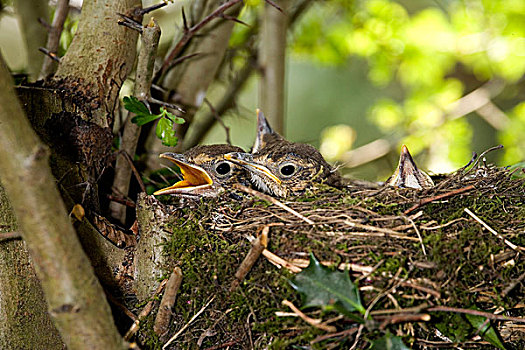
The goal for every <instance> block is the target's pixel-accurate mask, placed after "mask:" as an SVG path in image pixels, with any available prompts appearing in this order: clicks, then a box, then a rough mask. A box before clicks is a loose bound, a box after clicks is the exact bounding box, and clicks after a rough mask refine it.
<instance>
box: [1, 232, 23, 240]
mask: <svg viewBox="0 0 525 350" xmlns="http://www.w3.org/2000/svg"><path fill="white" fill-rule="evenodd" d="M11 239H22V235H21V234H20V233H18V232H1V233H0V242H1V241H8V240H11Z"/></svg>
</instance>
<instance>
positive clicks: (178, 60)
mask: <svg viewBox="0 0 525 350" xmlns="http://www.w3.org/2000/svg"><path fill="white" fill-rule="evenodd" d="M199 55H201V53H200V52H195V53H192V54H189V55H186V56H182V57H179V58H177V59H176V60H174V61H173V62H171V64H170V65H169V67H168V69H167V70H166V71H168V70H170V69H171V68H173V67H175V66H176V65H178V64H180V63H182V62H184V61H186V60H188V59H190V58H193V57H195V56H199Z"/></svg>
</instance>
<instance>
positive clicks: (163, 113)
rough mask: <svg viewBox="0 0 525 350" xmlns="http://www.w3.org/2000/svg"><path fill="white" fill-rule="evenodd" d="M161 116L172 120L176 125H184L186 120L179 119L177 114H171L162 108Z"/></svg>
mask: <svg viewBox="0 0 525 350" xmlns="http://www.w3.org/2000/svg"><path fill="white" fill-rule="evenodd" d="M160 115H161V116H163V117H165V118H168V119H170V120H171V121H172V122H174V123H175V124H184V122H185V120H184V118H181V117H177V116H176V115H175V114H173V113H170V112H169V111H168V110H167V109H166V108H164V107H162V108H161V114H160Z"/></svg>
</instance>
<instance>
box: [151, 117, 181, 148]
mask: <svg viewBox="0 0 525 350" xmlns="http://www.w3.org/2000/svg"><path fill="white" fill-rule="evenodd" d="M155 134H156V135H157V137H158V138H159V139H161V140H162V144H163V145H165V146H171V147H173V146H176V145H177V141H178V138H177V137H176V136H175V130H173V121H172V120H171V119H168V118H161V119H159V122H158V123H157V128H156V129H155Z"/></svg>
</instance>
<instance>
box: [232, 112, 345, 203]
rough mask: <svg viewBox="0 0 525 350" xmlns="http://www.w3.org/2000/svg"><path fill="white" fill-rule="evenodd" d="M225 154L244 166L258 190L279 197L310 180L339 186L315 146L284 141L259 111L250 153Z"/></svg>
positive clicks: (336, 178)
mask: <svg viewBox="0 0 525 350" xmlns="http://www.w3.org/2000/svg"><path fill="white" fill-rule="evenodd" d="M224 157H225V158H226V159H227V160H230V161H232V162H234V163H236V164H238V165H240V166H242V167H244V168H245V169H246V170H247V171H248V174H249V176H250V177H251V181H252V183H253V184H254V185H255V186H256V187H257V188H259V189H260V190H261V191H263V192H267V193H269V194H273V195H276V196H279V197H286V196H288V195H291V194H298V193H300V192H302V191H304V190H305V189H306V188H308V187H310V186H311V185H312V184H313V183H321V182H323V183H326V184H328V185H332V186H340V185H341V177H340V176H339V174H338V173H337V171H336V170H334V169H333V168H332V167H331V166H330V164H328V163H327V162H326V161H325V160H324V158H323V156H322V155H321V153H319V151H318V150H317V149H315V148H314V147H312V146H310V145H307V144H302V143H294V142H289V141H287V140H285V139H284V138H283V137H282V136H281V135H279V134H278V133H276V132H275V131H273V129H272V128H271V127H270V124H269V123H268V121H267V120H266V118H265V117H264V114H263V113H262V112H261V111H260V110H257V137H256V140H255V144H254V146H253V148H252V153H251V154H250V153H243V152H233V153H228V154H226V155H225V156H224Z"/></svg>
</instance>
